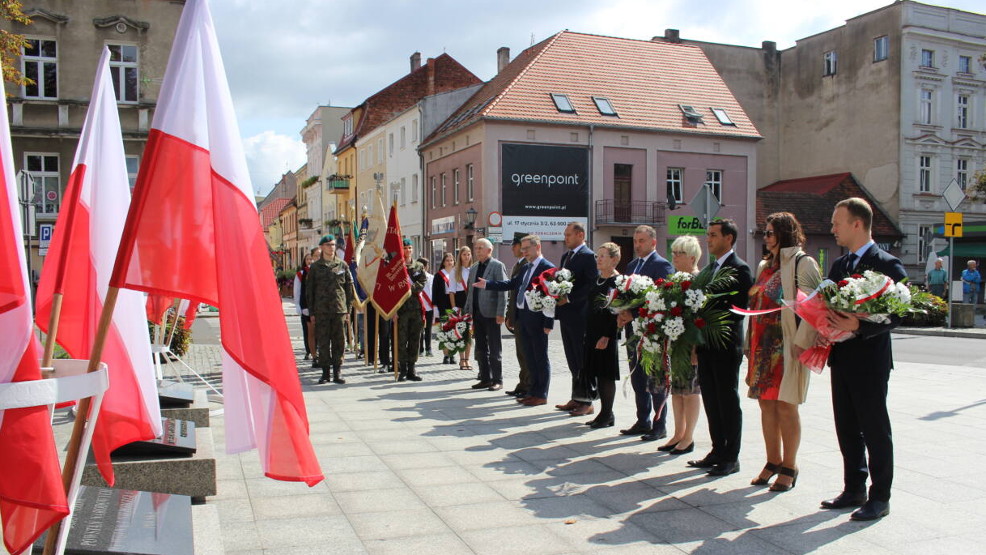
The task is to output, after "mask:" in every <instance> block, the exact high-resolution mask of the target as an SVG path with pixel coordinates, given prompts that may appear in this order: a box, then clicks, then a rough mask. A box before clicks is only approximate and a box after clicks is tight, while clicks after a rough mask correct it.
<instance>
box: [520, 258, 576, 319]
mask: <svg viewBox="0 0 986 555" xmlns="http://www.w3.org/2000/svg"><path fill="white" fill-rule="evenodd" d="M572 285H573V279H572V272H571V271H570V270H567V269H565V268H551V269H548V270H545V271H544V272H542V273H541V275H539V276H537V277H535V278H534V279H532V280H531V288H530V289H528V290H527V291H525V292H524V298H526V299H527V306H529V307H530V309H531V310H533V311H536V312H541V313H543V314H544V315H545V316H547V317H548V318H554V316H555V307H556V306H558V305H560V304H565V303H566V302H568V294H569V293H571V292H572Z"/></svg>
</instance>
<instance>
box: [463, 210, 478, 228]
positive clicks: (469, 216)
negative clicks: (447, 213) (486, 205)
mask: <svg viewBox="0 0 986 555" xmlns="http://www.w3.org/2000/svg"><path fill="white" fill-rule="evenodd" d="M477 215H479V212H476V209H475V208H473V207H471V206H470V207H469V210H466V225H465V226H464V227H465V229H475V228H476V216H477Z"/></svg>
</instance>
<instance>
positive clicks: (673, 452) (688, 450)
mask: <svg viewBox="0 0 986 555" xmlns="http://www.w3.org/2000/svg"><path fill="white" fill-rule="evenodd" d="M694 450H695V442H694V441H693V442H691V444H690V445H689V446H688V447H684V448H682V449H678V446H677V445H676V446H675V448H674V449H672V450H670V451H668V454H669V455H684V454H685V453H691V452H692V451H694Z"/></svg>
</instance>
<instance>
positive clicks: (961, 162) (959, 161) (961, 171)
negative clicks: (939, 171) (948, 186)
mask: <svg viewBox="0 0 986 555" xmlns="http://www.w3.org/2000/svg"><path fill="white" fill-rule="evenodd" d="M955 181H956V182H957V183H958V184H959V187H961V188H962V190H963V191H965V188H966V186H967V185H968V184H969V159H968V158H956V159H955Z"/></svg>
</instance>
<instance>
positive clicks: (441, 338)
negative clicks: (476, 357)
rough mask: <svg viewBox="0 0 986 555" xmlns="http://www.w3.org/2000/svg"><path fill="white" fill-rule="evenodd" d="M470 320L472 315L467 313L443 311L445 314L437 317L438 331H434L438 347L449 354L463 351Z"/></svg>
mask: <svg viewBox="0 0 986 555" xmlns="http://www.w3.org/2000/svg"><path fill="white" fill-rule="evenodd" d="M470 322H472V317H471V316H470V315H468V314H462V313H461V312H458V311H457V310H447V311H445V315H444V316H442V317H441V318H440V319H439V322H438V331H437V332H436V333H435V339H436V340H437V341H438V348H439V349H441V350H442V351H444V352H446V353H449V354H453V353H462V352H465V350H466V337H467V335H468V333H469V324H470Z"/></svg>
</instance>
